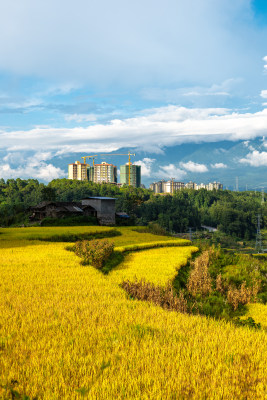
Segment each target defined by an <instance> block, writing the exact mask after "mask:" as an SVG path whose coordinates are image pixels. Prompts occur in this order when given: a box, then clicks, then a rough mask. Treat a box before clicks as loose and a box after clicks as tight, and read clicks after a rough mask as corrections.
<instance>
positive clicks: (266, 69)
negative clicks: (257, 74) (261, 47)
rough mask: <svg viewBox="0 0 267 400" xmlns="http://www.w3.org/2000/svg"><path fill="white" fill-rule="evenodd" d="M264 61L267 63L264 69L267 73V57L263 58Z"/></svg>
mask: <svg viewBox="0 0 267 400" xmlns="http://www.w3.org/2000/svg"><path fill="white" fill-rule="evenodd" d="M263 61H264V62H265V63H266V64H264V66H263V68H264V69H265V71H267V56H265V57H263Z"/></svg>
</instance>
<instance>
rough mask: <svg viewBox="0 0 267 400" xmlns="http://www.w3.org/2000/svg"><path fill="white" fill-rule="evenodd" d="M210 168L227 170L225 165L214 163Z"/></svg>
mask: <svg viewBox="0 0 267 400" xmlns="http://www.w3.org/2000/svg"><path fill="white" fill-rule="evenodd" d="M211 167H212V168H218V169H219V168H227V165H226V164H224V163H215V164H211Z"/></svg>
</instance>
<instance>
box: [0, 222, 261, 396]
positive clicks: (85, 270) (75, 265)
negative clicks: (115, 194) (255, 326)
mask: <svg viewBox="0 0 267 400" xmlns="http://www.w3.org/2000/svg"><path fill="white" fill-rule="evenodd" d="M96 228H98V227H92V228H91V229H92V230H95V229H96ZM28 229H29V230H30V231H28ZM86 229H87V230H88V229H89V228H88V227H70V228H67V230H70V231H72V232H73V231H76V232H85V231H86ZM101 229H107V228H101ZM101 229H100V230H101ZM116 229H117V228H116ZM118 229H119V230H120V231H121V233H122V235H121V236H116V237H114V238H112V239H110V240H113V241H114V242H115V246H117V247H119V246H127V245H133V244H138V243H139V244H142V243H152V242H157V241H168V240H171V238H168V237H164V236H163V237H159V236H155V235H151V234H147V233H142V234H141V233H138V232H134V231H132V230H131V229H130V228H118ZM43 230H44V231H43ZM0 232H1V235H0V398H1V399H12V391H13V393H14V391H16V393H18V394H19V396H21V397H18V398H21V399H22V398H23V396H24V398H26V397H25V396H28V398H30V399H33V398H34V397H37V398H38V399H44V400H58V399H70V400H72V399H74V400H75V399H81V398H86V399H92V400H93V399H100V400H102V399H103V400H104V399H136V400H137V399H138V400H139V399H142V400H143V399H144V400H151V399H152V400H154V399H155V400H161V399H205V398H206V399H231V400H232V399H266V398H267V378H266V370H267V358H266V356H265V355H266V353H267V337H266V331H265V330H263V329H262V330H259V331H255V330H252V329H249V328H238V327H235V326H233V325H231V324H230V323H226V322H223V321H215V320H212V319H207V318H205V317H200V316H189V315H185V314H179V313H176V312H173V311H166V310H163V309H161V308H160V307H157V306H155V305H153V304H151V303H148V302H142V301H137V300H131V299H129V298H128V296H127V294H126V293H125V292H124V290H123V289H122V288H121V287H120V286H119V284H120V283H121V282H122V281H123V280H124V279H125V278H126V279H132V278H133V277H135V276H136V277H137V278H138V279H139V278H144V279H146V280H149V281H151V282H154V283H159V284H162V285H164V284H166V283H167V282H168V280H170V279H173V277H174V276H175V274H176V271H177V269H178V268H180V267H181V266H182V265H184V264H185V263H186V262H187V259H188V257H190V255H191V254H192V253H193V252H194V251H196V248H194V247H193V246H188V245H187V246H180V247H160V248H155V249H148V250H142V251H139V252H135V253H129V254H127V255H126V258H125V260H124V262H123V264H121V265H119V266H118V267H117V268H115V269H114V270H113V271H111V272H110V273H109V274H108V275H103V274H102V273H101V272H100V271H98V270H96V269H95V268H93V267H91V266H82V265H81V264H80V259H79V258H78V257H77V256H76V255H75V254H74V253H73V252H69V251H66V249H65V247H66V243H61V242H58V243H52V242H40V241H38V240H34V241H33V240H29V238H30V237H32V235H33V234H35V235H36V234H42V235H43V234H44V233H46V234H47V235H54V234H60V232H61V233H62V232H66V228H21V229H15V230H14V229H13V230H12V229H1V230H0ZM185 244H188V243H185ZM264 307H265V308H264ZM264 310H266V306H262V305H258V304H256V305H251V309H250V311H251V313H252V314H253V317H254V314H255V320H256V314H257V318H259V322H261V323H262V325H264V321H263V318H265V317H263V315H265V314H264V313H266V311H264ZM256 321H257V320H256ZM257 322H258V321H257Z"/></svg>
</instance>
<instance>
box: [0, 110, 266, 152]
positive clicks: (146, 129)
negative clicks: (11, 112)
mask: <svg viewBox="0 0 267 400" xmlns="http://www.w3.org/2000/svg"><path fill="white" fill-rule="evenodd" d="M266 134H267V109H264V110H262V111H259V112H255V113H243V114H242V113H237V112H230V111H229V110H226V109H220V108H218V109H198V108H197V109H189V108H184V107H177V106H168V107H161V108H156V109H151V110H146V111H144V112H143V113H140V114H139V115H138V116H136V117H134V118H127V119H115V120H112V121H110V122H109V123H107V124H94V125H91V126H88V127H86V128H83V127H75V128H68V129H67V128H52V127H36V128H34V129H31V130H27V131H26V130H25V131H21V130H20V131H10V132H9V131H0V149H6V150H7V151H9V152H11V151H18V150H34V151H39V150H40V148H41V149H42V150H43V151H52V152H54V153H56V154H57V155H60V154H68V153H76V152H94V153H95V152H96V153H97V152H111V151H116V150H118V149H119V148H122V147H127V148H136V149H139V150H144V151H148V152H150V153H161V152H162V149H163V148H164V147H168V146H174V145H178V144H181V143H188V142H194V143H199V142H216V141H221V140H232V141H236V140H249V139H253V138H256V137H258V136H265V135H266Z"/></svg>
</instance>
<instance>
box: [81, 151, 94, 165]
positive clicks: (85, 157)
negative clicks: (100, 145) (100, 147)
mask: <svg viewBox="0 0 267 400" xmlns="http://www.w3.org/2000/svg"><path fill="white" fill-rule="evenodd" d="M96 157H97V155H96V154H95V155H93V156H84V157H82V159H83V163H84V164H86V159H87V158H88V159H89V158H92V159H93V166H95V158H96Z"/></svg>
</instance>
